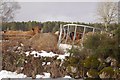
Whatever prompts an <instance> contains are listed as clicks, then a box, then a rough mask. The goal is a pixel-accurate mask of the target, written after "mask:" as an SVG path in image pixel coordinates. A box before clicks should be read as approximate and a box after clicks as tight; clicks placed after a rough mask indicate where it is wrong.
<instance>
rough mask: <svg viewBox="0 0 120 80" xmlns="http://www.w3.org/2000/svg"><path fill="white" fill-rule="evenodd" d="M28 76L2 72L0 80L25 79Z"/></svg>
mask: <svg viewBox="0 0 120 80" xmlns="http://www.w3.org/2000/svg"><path fill="white" fill-rule="evenodd" d="M25 77H26V75H24V74H17V73H16V72H10V71H6V70H2V71H0V80H1V79H2V78H25Z"/></svg>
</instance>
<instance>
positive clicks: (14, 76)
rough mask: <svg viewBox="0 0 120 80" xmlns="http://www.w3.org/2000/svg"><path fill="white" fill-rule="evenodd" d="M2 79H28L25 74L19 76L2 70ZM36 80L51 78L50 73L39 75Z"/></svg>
mask: <svg viewBox="0 0 120 80" xmlns="http://www.w3.org/2000/svg"><path fill="white" fill-rule="evenodd" d="M2 78H28V77H27V76H26V75H24V74H17V73H16V72H10V71H6V70H2V71H0V80H1V79H2ZM29 78H30V77H29ZM36 78H50V73H46V72H44V75H39V74H38V75H36ZM63 78H71V77H70V76H67V75H66V76H65V77H63Z"/></svg>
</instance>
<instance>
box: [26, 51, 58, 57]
mask: <svg viewBox="0 0 120 80" xmlns="http://www.w3.org/2000/svg"><path fill="white" fill-rule="evenodd" d="M25 54H26V56H28V55H29V54H31V55H34V57H40V56H42V57H54V56H56V55H58V54H54V53H53V52H49V53H48V52H46V51H41V52H40V53H39V52H37V51H32V52H29V51H28V52H26V53H25Z"/></svg>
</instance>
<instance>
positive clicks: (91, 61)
mask: <svg viewBox="0 0 120 80" xmlns="http://www.w3.org/2000/svg"><path fill="white" fill-rule="evenodd" d="M99 64H100V62H99V61H98V59H97V57H95V56H90V57H88V58H86V59H85V60H84V64H83V65H84V67H85V68H93V69H96V68H98V66H99Z"/></svg>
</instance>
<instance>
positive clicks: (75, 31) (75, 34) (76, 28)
mask: <svg viewBox="0 0 120 80" xmlns="http://www.w3.org/2000/svg"><path fill="white" fill-rule="evenodd" d="M76 31H77V25H76V26H75V31H74V38H73V43H72V44H74V41H75V38H76Z"/></svg>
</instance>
